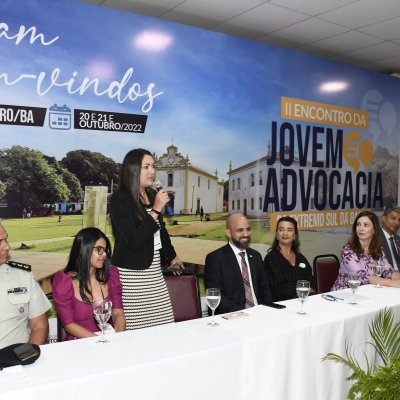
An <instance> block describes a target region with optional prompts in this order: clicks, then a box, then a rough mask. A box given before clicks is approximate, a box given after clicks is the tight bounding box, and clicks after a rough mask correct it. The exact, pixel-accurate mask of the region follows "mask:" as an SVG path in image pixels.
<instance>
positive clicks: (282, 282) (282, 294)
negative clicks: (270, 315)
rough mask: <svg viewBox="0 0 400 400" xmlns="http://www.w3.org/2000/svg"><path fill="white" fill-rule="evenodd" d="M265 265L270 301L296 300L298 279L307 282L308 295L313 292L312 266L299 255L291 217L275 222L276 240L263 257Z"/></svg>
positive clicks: (295, 224) (294, 223)
mask: <svg viewBox="0 0 400 400" xmlns="http://www.w3.org/2000/svg"><path fill="white" fill-rule="evenodd" d="M264 265H265V271H266V273H267V276H268V279H269V284H270V286H271V290H272V298H273V301H281V300H288V299H294V298H297V294H296V283H297V281H298V280H307V281H310V284H311V293H314V292H315V283H314V282H315V281H314V277H313V275H312V270H311V265H310V264H309V262H308V261H307V259H306V258H305V257H304V256H303V254H301V253H300V241H299V232H298V229H297V221H296V220H295V219H294V218H291V217H282V218H280V219H279V220H278V222H277V224H276V234H275V238H274V241H273V243H272V246H271V248H270V249H269V250H268V253H267V255H266V256H265V259H264Z"/></svg>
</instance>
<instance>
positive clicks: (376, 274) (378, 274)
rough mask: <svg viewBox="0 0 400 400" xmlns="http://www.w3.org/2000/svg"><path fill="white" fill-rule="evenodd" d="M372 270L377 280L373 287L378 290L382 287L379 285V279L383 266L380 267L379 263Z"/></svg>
mask: <svg viewBox="0 0 400 400" xmlns="http://www.w3.org/2000/svg"><path fill="white" fill-rule="evenodd" d="M373 268H374V274H375V276H376V277H377V278H378V280H377V282H376V285H375V287H376V288H378V289H380V288H381V287H382V286H381V285H380V284H379V278H380V277H381V275H382V274H383V265H380V264H379V263H376V264H374V265H373Z"/></svg>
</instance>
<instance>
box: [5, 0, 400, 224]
mask: <svg viewBox="0 0 400 400" xmlns="http://www.w3.org/2000/svg"><path fill="white" fill-rule="evenodd" d="M22 3H23V6H22V5H21V1H20V0H3V1H2V2H1V4H0V15H1V21H0V48H1V51H0V137H1V152H2V153H1V154H0V163H1V170H0V181H1V182H2V185H1V186H0V191H2V192H1V194H2V197H3V200H2V201H3V205H4V206H8V207H9V208H10V207H16V208H19V209H21V210H22V208H23V207H26V206H29V204H38V203H40V204H49V205H51V204H52V203H54V202H57V201H58V202H65V201H67V202H71V201H74V200H77V199H78V198H79V197H81V198H82V192H80V190H81V188H80V187H79V185H78V184H77V182H76V176H75V175H74V159H73V156H76V151H77V150H79V151H80V153H79V154H81V155H82V154H83V155H84V154H85V153H84V151H86V152H91V153H96V154H97V153H99V154H102V155H103V156H104V159H102V163H103V162H106V161H107V160H108V161H109V160H110V159H111V160H113V161H114V162H116V163H119V162H121V161H122V158H123V156H124V155H125V154H126V152H127V151H128V150H130V149H132V148H135V147H144V148H148V149H150V150H151V151H152V152H155V154H156V155H162V154H164V153H165V152H166V149H167V148H168V146H170V145H171V144H172V145H173V146H176V147H175V148H176V149H177V148H179V150H180V151H182V152H183V153H184V154H187V157H186V159H187V160H188V159H190V162H191V163H192V164H193V165H196V166H197V167H198V168H199V169H200V170H203V171H206V172H207V173H209V174H210V175H214V174H215V176H217V177H218V179H220V180H221V179H224V180H228V179H229V198H228V208H229V211H238V210H240V211H242V212H245V213H246V214H247V215H249V216H250V217H266V216H271V218H272V220H271V226H273V225H274V221H275V219H276V217H278V216H279V215H283V214H285V215H287V214H290V215H293V216H295V217H296V218H297V219H298V220H299V223H300V227H301V228H302V229H320V228H325V229H327V228H340V227H345V226H349V225H350V224H351V222H352V220H353V218H354V215H356V214H357V212H358V210H360V209H374V210H381V209H382V208H383V206H384V205H385V204H387V203H391V202H396V201H397V194H398V153H399V142H398V141H399V135H398V132H399V128H400V122H399V118H398V116H399V112H400V104H399V101H398V98H399V97H398V96H399V93H400V81H399V80H398V79H395V78H392V77H389V76H386V75H383V74H378V73H373V72H369V71H366V70H363V69H360V68H356V67H352V66H350V65H344V64H340V63H336V62H333V61H330V60H326V59H322V58H317V57H313V56H309V55H306V54H302V53H297V52H294V51H289V50H284V49H281V48H277V47H272V46H267V45H264V44H261V43H256V42H252V41H247V40H242V39H239V38H236V37H232V36H228V35H224V34H220V33H215V32H210V31H206V30H201V29H196V28H193V27H188V26H184V25H180V24H175V23H170V22H167V21H164V20H158V19H153V18H148V17H144V16H139V15H135V14H131V13H126V12H122V11H116V10H112V9H110V8H106V7H98V6H93V5H89V4H84V3H79V2H75V1H71V0H68V1H62V0H26V1H23V2H22ZM88 154H89V153H87V154H86V156H85V157H83V158H85V159H86V160H87V157H88ZM18 157H22V158H23V157H25V159H29V160H30V161H29V162H30V163H31V164H30V167H29V168H39V167H40V168H43V171H44V176H46V179H45V178H36V179H37V183H36V184H37V185H38V186H40V193H39V191H38V193H34V190H32V189H29V190H27V191H23V193H21V191H18V190H17V188H16V187H15V185H14V183H15V182H14V181H13V180H12V179H11V178H10V176H11V172H10V170H8V169H7V168H9V169H14V171H15V169H17V168H20V166H18V165H17V164H13V162H15V160H16V159H18ZM43 157H44V158H43ZM184 158H185V157H184V156H183V159H184ZM43 159H44V160H46V162H47V164H46V165H44V164H43V163H42V160H43ZM1 160H3V161H1ZM60 160H64V164H63V165H64V166H65V165H67V166H69V167H68V168H67V170H66V169H65V168H61V167H60V166H59V165H58V162H59V161H60ZM99 176H100V175H99ZM26 179H27V182H28V181H29V182H30V183H32V180H30V178H26ZM44 179H45V180H44ZM84 179H85V178H84V177H82V176H80V177H79V179H78V180H79V182H80V184H81V187H82V186H84V185H83V182H82V180H84ZM100 180H101V181H100ZM50 181H51V182H52V183H51V185H50V183H49V182H50ZM13 182H14V183H13ZM44 182H45V183H44ZM112 182H113V177H111V176H110V175H107V174H105V175H104V176H103V177H102V178H100V177H99V178H98V182H94V181H93V179H92V178H87V182H84V184H85V185H88V186H90V185H105V186H108V187H109V188H110V187H111V185H112ZM27 185H28V183H27ZM192 187H193V190H194V188H195V185H194V184H193V186H192ZM188 190H190V188H189V189H188ZM176 201H177V199H176ZM188 201H189V203H190V199H189V200H188ZM191 202H192V207H189V208H190V209H191V211H193V207H194V206H195V205H193V193H192V199H191ZM28 203H29V204H28ZM49 207H51V206H49ZM205 211H210V210H205Z"/></svg>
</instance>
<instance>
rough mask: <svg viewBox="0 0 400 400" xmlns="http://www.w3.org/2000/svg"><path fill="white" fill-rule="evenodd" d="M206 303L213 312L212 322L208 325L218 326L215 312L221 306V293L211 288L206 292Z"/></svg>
mask: <svg viewBox="0 0 400 400" xmlns="http://www.w3.org/2000/svg"><path fill="white" fill-rule="evenodd" d="M206 301H207V305H208V307H210V308H211V311H212V319H211V321H210V322H209V323H208V324H207V325H210V326H218V325H219V324H218V322H216V321H215V319H214V312H215V309H216V308H217V307H218V306H219V303H220V301H221V291H220V290H219V289H217V288H209V289H207V290H206Z"/></svg>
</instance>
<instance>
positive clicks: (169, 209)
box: [153, 181, 174, 217]
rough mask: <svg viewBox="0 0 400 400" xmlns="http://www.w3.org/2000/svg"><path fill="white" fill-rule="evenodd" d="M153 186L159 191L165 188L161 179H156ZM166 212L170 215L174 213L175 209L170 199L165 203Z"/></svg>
mask: <svg viewBox="0 0 400 400" xmlns="http://www.w3.org/2000/svg"><path fill="white" fill-rule="evenodd" d="M153 187H154V189H155V190H157V192H159V191H160V190H161V189H162V188H163V187H162V185H161V182H160V181H154V183H153ZM165 214H167V215H168V216H170V217H172V216H173V215H174V209H173V208H172V205H171V202H170V201H169V202H168V203H167V204H166V205H165Z"/></svg>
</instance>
